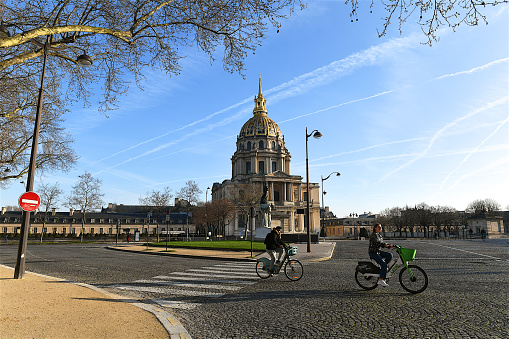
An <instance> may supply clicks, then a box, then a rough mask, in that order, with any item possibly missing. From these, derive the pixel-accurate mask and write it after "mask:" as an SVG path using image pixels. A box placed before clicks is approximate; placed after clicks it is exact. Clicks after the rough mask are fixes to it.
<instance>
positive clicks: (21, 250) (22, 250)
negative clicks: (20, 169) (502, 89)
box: [7, 32, 92, 279]
mask: <svg viewBox="0 0 509 339" xmlns="http://www.w3.org/2000/svg"><path fill="white" fill-rule="evenodd" d="M7 33H8V32H7ZM33 41H36V40H33ZM41 47H43V50H44V54H43V59H42V60H43V61H42V74H41V84H40V86H39V97H38V99H37V110H36V113H35V126H34V135H33V139H32V150H31V153H30V163H29V167H28V177H27V183H26V192H31V191H33V189H34V174H35V167H36V160H37V145H38V143H39V129H40V126H41V113H42V106H43V89H44V77H45V73H46V61H47V59H48V51H49V49H50V35H47V36H46V42H45V43H44V45H42V46H41ZM76 62H77V63H78V64H79V65H83V66H85V65H88V66H89V65H91V64H92V60H91V59H90V58H89V57H88V56H86V55H81V56H79V57H78V59H77V61H76ZM29 232H30V212H27V211H23V217H22V222H21V231H20V240H19V246H18V256H17V260H16V267H15V270H14V279H23V276H24V275H25V257H26V248H27V242H28V233H29Z"/></svg>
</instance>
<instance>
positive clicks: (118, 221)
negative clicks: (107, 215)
mask: <svg viewBox="0 0 509 339" xmlns="http://www.w3.org/2000/svg"><path fill="white" fill-rule="evenodd" d="M119 230H120V218H119V219H118V220H117V232H116V237H115V246H118V232H119Z"/></svg>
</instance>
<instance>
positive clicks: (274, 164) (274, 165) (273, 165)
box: [272, 161, 277, 172]
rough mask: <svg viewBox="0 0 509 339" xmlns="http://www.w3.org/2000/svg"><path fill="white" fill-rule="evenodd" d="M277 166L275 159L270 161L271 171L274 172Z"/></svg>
mask: <svg viewBox="0 0 509 339" xmlns="http://www.w3.org/2000/svg"><path fill="white" fill-rule="evenodd" d="M276 168H277V163H276V162H275V161H273V162H272V172H275V171H276Z"/></svg>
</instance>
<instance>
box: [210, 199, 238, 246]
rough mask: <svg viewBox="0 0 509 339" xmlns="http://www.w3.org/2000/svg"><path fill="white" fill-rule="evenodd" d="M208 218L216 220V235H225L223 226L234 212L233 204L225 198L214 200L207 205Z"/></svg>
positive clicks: (228, 221) (224, 226)
mask: <svg viewBox="0 0 509 339" xmlns="http://www.w3.org/2000/svg"><path fill="white" fill-rule="evenodd" d="M208 210H209V215H210V219H211V220H213V221H215V222H217V233H216V234H217V235H219V234H222V235H223V237H224V236H226V234H225V233H226V232H225V228H226V225H227V224H228V223H230V221H231V220H232V218H233V216H234V214H235V206H234V205H233V204H232V203H231V202H230V201H228V200H226V199H218V200H214V201H212V202H211V203H210V206H209V209H208Z"/></svg>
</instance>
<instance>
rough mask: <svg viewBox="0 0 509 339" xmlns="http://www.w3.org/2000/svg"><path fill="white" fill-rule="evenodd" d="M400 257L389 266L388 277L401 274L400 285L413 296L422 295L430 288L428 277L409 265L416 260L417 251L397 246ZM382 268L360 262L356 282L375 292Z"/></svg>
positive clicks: (422, 271) (421, 270)
mask: <svg viewBox="0 0 509 339" xmlns="http://www.w3.org/2000/svg"><path fill="white" fill-rule="evenodd" d="M396 250H397V253H398V255H397V256H394V258H392V260H391V261H390V262H389V264H388V265H387V277H386V280H389V279H390V278H391V277H392V276H393V275H394V273H395V272H396V271H397V270H398V268H401V271H400V272H399V283H400V284H401V286H402V287H403V288H404V289H405V290H406V291H408V292H410V293H412V294H417V293H421V292H422V291H424V290H425V289H426V288H427V287H428V275H427V274H426V272H425V271H424V270H423V269H422V268H420V267H419V266H417V265H408V261H413V260H414V259H415V253H416V251H415V250H412V249H409V248H403V247H401V246H396ZM379 276H380V267H379V266H377V265H375V264H374V263H373V262H371V261H359V262H358V264H357V267H356V268H355V281H356V282H357V284H358V285H359V286H360V287H362V288H363V289H365V290H373V289H375V288H376V287H377V286H378V284H377V283H378V277H379Z"/></svg>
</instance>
